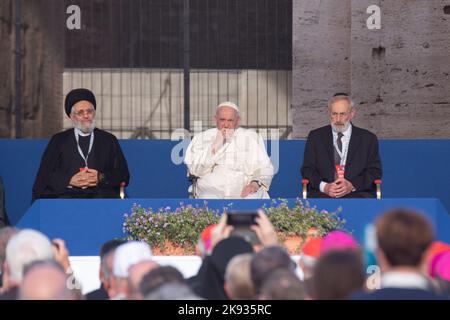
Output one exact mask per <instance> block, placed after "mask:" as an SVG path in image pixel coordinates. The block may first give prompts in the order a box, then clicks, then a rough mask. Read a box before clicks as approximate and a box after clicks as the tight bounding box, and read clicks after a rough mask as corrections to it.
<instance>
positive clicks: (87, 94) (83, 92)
mask: <svg viewBox="0 0 450 320" xmlns="http://www.w3.org/2000/svg"><path fill="white" fill-rule="evenodd" d="M82 100H86V101H89V102H90V103H92V105H93V106H94V109H97V103H96V102H95V96H94V94H93V93H92V91H91V90H88V89H84V88H79V89H74V90H72V91H70V92H69V93H68V94H67V96H66V101H65V102H64V109H66V114H67V116H68V117H70V112H71V111H72V107H73V105H74V104H75V103H77V102H78V101H82Z"/></svg>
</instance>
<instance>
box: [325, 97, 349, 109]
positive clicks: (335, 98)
mask: <svg viewBox="0 0 450 320" xmlns="http://www.w3.org/2000/svg"><path fill="white" fill-rule="evenodd" d="M340 100H347V102H348V104H349V106H350V108H349V110H352V109H353V107H354V106H355V103H354V102H353V100H352V98H350V97H349V96H347V95H344V94H340V95H337V96H333V97H332V98H331V99H330V100H329V101H328V109H329V110H331V106H332V105H333V103H335V102H336V101H340Z"/></svg>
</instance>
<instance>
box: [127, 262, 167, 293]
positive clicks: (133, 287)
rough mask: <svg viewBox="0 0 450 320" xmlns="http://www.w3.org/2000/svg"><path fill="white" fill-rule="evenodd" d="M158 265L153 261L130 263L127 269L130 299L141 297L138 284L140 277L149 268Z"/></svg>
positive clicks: (147, 271)
mask: <svg viewBox="0 0 450 320" xmlns="http://www.w3.org/2000/svg"><path fill="white" fill-rule="evenodd" d="M157 267H159V265H158V263H156V262H155V261H150V260H148V261H142V262H139V263H136V264H134V265H132V266H131V267H130V268H129V269H128V273H129V276H128V287H129V290H130V291H129V292H130V299H142V296H141V291H140V284H141V281H142V278H143V277H144V276H145V275H146V274H147V273H149V272H150V271H151V270H153V269H155V268H157Z"/></svg>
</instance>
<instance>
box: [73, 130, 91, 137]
mask: <svg viewBox="0 0 450 320" xmlns="http://www.w3.org/2000/svg"><path fill="white" fill-rule="evenodd" d="M74 130H75V135H77V136H80V137H88V136H90V135H91V133H92V131H91V132H89V133H84V132H83V131H81V130H80V129H78V128H74Z"/></svg>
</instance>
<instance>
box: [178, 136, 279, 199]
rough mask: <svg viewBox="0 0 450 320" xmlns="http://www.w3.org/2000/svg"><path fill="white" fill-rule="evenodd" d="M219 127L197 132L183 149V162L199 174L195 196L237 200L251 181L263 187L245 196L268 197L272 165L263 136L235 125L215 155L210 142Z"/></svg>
mask: <svg viewBox="0 0 450 320" xmlns="http://www.w3.org/2000/svg"><path fill="white" fill-rule="evenodd" d="M217 132H218V129H217V128H213V129H209V130H206V131H204V132H202V133H200V134H197V135H196V136H195V137H194V138H193V139H192V141H191V143H190V144H189V146H188V149H187V151H186V157H185V159H184V162H185V163H186V165H187V167H188V169H189V173H190V174H192V175H194V176H197V177H199V179H198V180H197V189H196V198H202V199H240V198H241V192H242V189H243V188H244V187H245V186H246V185H248V184H249V183H250V182H251V181H252V180H257V181H259V182H261V183H262V187H260V188H259V190H258V191H257V192H256V193H254V194H250V195H249V196H248V197H246V198H247V199H251V198H253V199H258V198H269V194H268V193H267V191H268V190H269V187H270V183H271V181H272V177H273V171H274V170H273V165H272V163H271V161H270V159H269V157H268V155H267V151H266V148H265V146H264V141H263V139H262V137H261V136H260V135H259V134H257V133H256V132H255V131H253V130H250V129H244V128H238V129H236V130H235V132H234V134H233V136H232V137H231V139H230V141H227V142H226V143H225V144H224V145H223V146H222V147H221V148H220V149H219V150H217V151H216V153H215V154H213V153H212V151H211V148H212V144H213V142H214V140H215V138H216V135H217Z"/></svg>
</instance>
